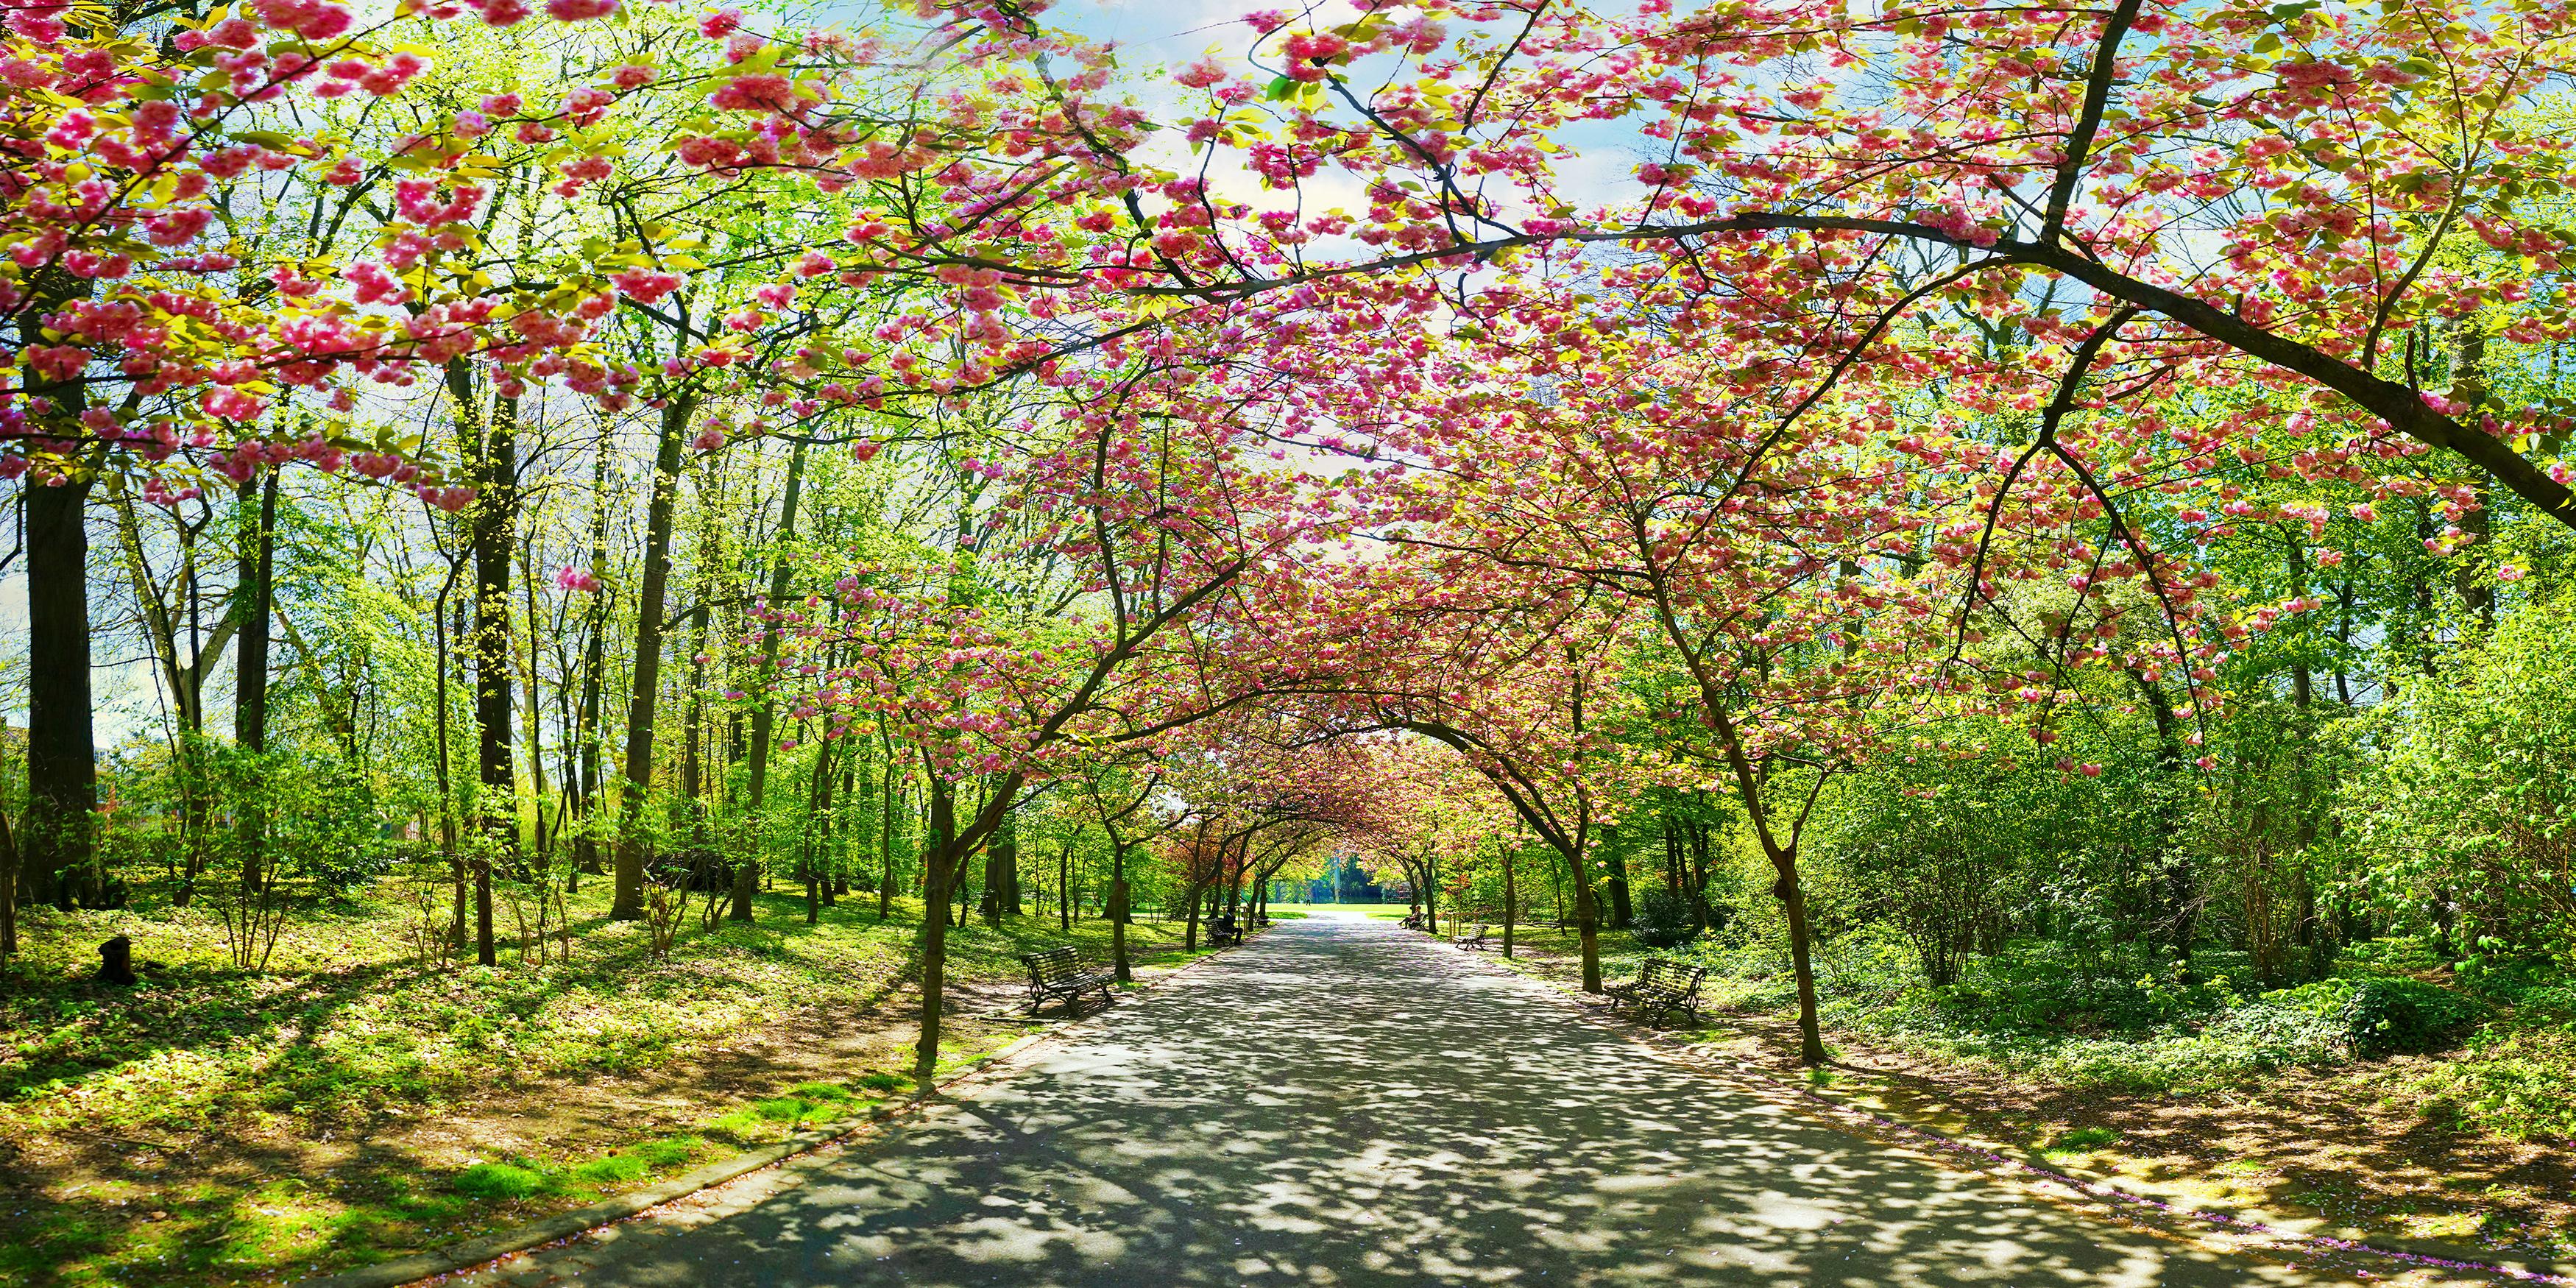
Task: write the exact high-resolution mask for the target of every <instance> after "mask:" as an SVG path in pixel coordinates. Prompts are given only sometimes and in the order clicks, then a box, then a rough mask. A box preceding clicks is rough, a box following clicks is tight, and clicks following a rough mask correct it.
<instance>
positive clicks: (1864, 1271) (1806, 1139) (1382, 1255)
mask: <svg viewBox="0 0 2576 1288" xmlns="http://www.w3.org/2000/svg"><path fill="white" fill-rule="evenodd" d="M650 1226H651V1223H644V1224H643V1225H642V1226H639V1227H629V1228H628V1230H627V1232H625V1234H624V1236H623V1237H621V1238H619V1239H618V1240H617V1241H616V1242H614V1243H610V1244H606V1245H602V1246H594V1247H589V1248H582V1247H578V1246H577V1247H575V1248H568V1249H564V1250H562V1251H561V1252H559V1253H555V1254H549V1256H548V1257H547V1258H540V1259H538V1260H537V1261H536V1262H535V1263H533V1264H530V1263H523V1264H522V1265H521V1266H519V1267H516V1268H515V1269H514V1270H513V1271H505V1272H504V1275H505V1277H506V1278H508V1279H510V1280H513V1281H521V1280H524V1281H537V1280H542V1279H546V1278H550V1277H558V1276H564V1277H568V1276H570V1275H575V1274H577V1275H578V1276H579V1281H580V1282H583V1283H609V1284H620V1285H674V1286H676V1285H695V1284H719V1285H735V1284H740V1285H761V1286H762V1288H788V1286H791V1285H822V1284H834V1285H879V1284H919V1285H970V1284H1009V1285H1028V1286H1031V1288H1035V1286H1040V1285H1140V1284H1211V1285H1213V1284H1250V1285H1273V1284H1276V1285H1289V1284H1307V1285H1340V1284H1370V1285H1379V1284H1383V1285H1415V1284H1419V1285H1435V1284H1437V1285H1449V1284H1460V1285H1470V1284H1583V1285H1604V1286H1609V1285H1618V1286H1623V1288H1624V1286H1627V1285H1639V1286H1644V1285H1661V1284H1738V1283H1743V1284H1803V1285H1854V1286H1857V1285H1882V1284H1885V1285H1894V1284H1953V1283H1977V1284H2014V1285H2044V1284H2087V1285H2169V1284H2242V1283H2250V1282H2260V1281H2265V1280H2276V1281H2282V1282H2287V1281H2290V1279H2291V1276H2290V1275H2289V1274H2288V1273H2287V1272H2285V1271H2284V1270H2282V1269H2281V1268H2280V1267H2277V1266H2271V1265H2266V1264H2263V1263H2258V1262H2250V1261H2240V1260H2237V1259H2234V1258H2227V1257H2222V1256H2220V1255H2218V1254H2215V1253H2211V1252H2207V1251H2204V1250H2202V1249H2199V1248H2197V1247H2195V1246H2192V1245H2187V1244H2182V1243H2177V1242H2171V1241H2167V1240H2163V1239H2158V1238H2155V1237H2152V1236H2150V1235H2148V1234H2146V1233H2143V1232H2140V1231H2137V1230H2134V1229H2130V1228H2127V1227H2123V1226H2117V1225H2108V1224H2101V1223H2096V1222H2093V1221H2089V1220H2086V1219H2085V1218H2083V1217H2081V1216H2079V1215H2077V1214H2075V1213H2072V1212H2069V1211H2067V1210H2064V1209H2061V1208H2057V1207H2054V1206H2051V1205H2049V1204H2047V1203H2043V1202H2034V1201H2033V1200H2032V1199H2031V1198H2030V1196H2029V1195H2027V1194H2025V1193H2022V1192H2019V1191H2016V1190H2013V1189H2010V1188H2006V1187H2002V1186H1998V1185H1995V1184H1993V1183H1991V1182H1989V1181H1987V1180H1985V1179H1983V1178H1980V1177H1976V1176H1973V1175H1969V1174H1965V1173H1961V1172H1956V1171H1951V1170H1946V1169H1943V1168H1940V1167H1937V1166H1935V1165H1932V1164H1930V1163H1928V1162H1926V1161H1924V1160H1922V1159H1921V1158H1919V1157H1916V1156H1913V1155H1909V1154H1907V1153H1904V1152H1901V1151H1897V1150H1892V1149H1889V1148H1888V1147H1886V1146H1883V1145H1880V1144H1876V1143H1873V1142H1868V1141H1864V1140H1861V1139H1857V1138H1855V1137H1852V1136H1848V1135H1845V1134H1842V1133H1840V1132H1838V1131H1835V1130H1833V1129H1831V1128H1829V1127H1827V1126H1824V1125H1821V1124H1819V1123H1817V1122H1815V1121H1813V1120H1811V1119H1809V1118H1807V1117H1805V1116H1804V1115H1802V1114H1800V1113H1799V1112H1797V1111H1795V1110H1793V1109H1790V1108H1787V1107H1784V1106H1783V1105H1781V1104H1779V1103H1775V1101H1774V1100H1772V1099H1770V1098H1767V1097H1766V1096H1764V1095H1761V1094H1757V1093H1756V1092H1755V1091H1754V1090H1753V1089H1752V1088H1750V1087H1747V1086H1742V1085H1738V1084H1735V1083H1732V1082H1729V1081H1727V1080H1725V1079H1724V1078H1721V1077H1717V1076H1713V1075H1709V1074H1704V1073H1699V1072H1693V1071H1689V1070H1685V1069H1681V1068H1678V1067H1676V1066H1674V1065H1671V1064H1667V1063H1663V1062H1660V1061H1657V1060H1653V1059H1650V1058H1647V1057H1645V1056H1644V1055H1642V1054H1641V1053H1640V1052H1639V1051H1638V1049H1637V1048H1636V1047H1635V1046H1633V1045H1631V1044H1630V1043H1628V1042H1627V1041H1626V1040H1625V1039H1623V1038H1621V1037H1620V1036H1619V1035H1617V1034H1616V1033H1614V1032H1611V1031H1609V1030H1607V1029H1604V1028H1602V1027H1600V1026H1597V1025H1595V1024H1592V1023H1590V1022H1588V1021H1586V1020H1585V1019H1583V1018H1582V1017H1580V1016H1578V1015H1576V1014H1574V1013H1572V1012H1571V1011H1570V1010H1569V1009H1568V1008H1567V1007H1565V1006H1564V1005H1562V1004H1561V1003H1559V1002H1557V1001H1555V1000H1554V999H1552V998H1550V997H1548V996H1546V995H1545V991H1544V986H1542V985H1539V984H1536V983H1533V982H1531V981H1528V980H1524V979H1521V978H1519V977H1517V976H1512V975H1509V974H1505V973H1502V972H1499V971H1497V970H1495V969H1493V968H1491V967H1487V966H1484V965H1482V964H1480V963H1478V962H1476V961H1475V960H1473V959H1471V958H1468V957H1467V956H1465V955H1463V954H1460V953H1457V952H1454V951H1452V950H1450V949H1447V948H1443V947H1440V946H1437V945H1435V944H1433V943H1432V942H1430V941H1429V940H1427V939H1424V938H1422V937H1420V936H1416V935H1412V934H1410V933H1407V932H1404V931H1401V930H1398V929H1395V928H1393V927H1390V926H1385V925H1383V924H1379V923H1364V922H1356V921H1351V922H1339V921H1326V920H1322V919H1316V920H1310V921H1305V922H1295V923H1284V924H1282V925H1281V926H1280V927H1278V928H1277V929H1275V930H1273V931H1271V932H1270V933H1268V934H1266V935H1264V936H1261V937H1259V938H1257V939H1255V940H1254V941H1253V942H1252V943H1251V944H1250V945H1248V946H1247V947H1245V948H1244V949H1242V950H1240V951H1238V952H1235V953H1232V954H1229V955H1227V956H1225V957H1223V958H1219V959H1216V960H1214V961H1211V962H1209V963H1207V964H1206V965H1203V966H1201V967H1200V968H1198V969H1196V970H1194V971H1192V972H1190V973H1188V974H1186V975H1183V976H1180V977H1178V978H1176V979H1174V980H1172V981H1171V982H1170V983H1168V984H1167V985H1165V986H1164V987H1162V988H1160V989H1157V990H1155V991H1154V992H1153V993H1151V994H1149V995H1147V996H1145V997H1143V998H1140V999H1138V1000H1136V1001H1134V1002H1131V1003H1129V1004H1126V1005H1123V1006H1121V1007H1119V1008H1117V1009H1115V1010H1113V1011H1111V1012H1110V1013H1109V1014H1107V1015H1105V1016H1102V1017H1100V1018H1099V1019H1097V1020H1095V1021H1093V1022H1092V1023H1090V1024H1088V1025H1085V1026H1083V1027H1082V1029H1081V1030H1079V1031H1077V1032H1075V1033H1072V1034H1068V1035H1066V1036H1065V1037H1064V1038H1062V1039H1060V1040H1057V1041H1053V1042H1050V1043H1048V1044H1046V1045H1044V1046H1043V1047H1041V1048H1038V1049H1037V1051H1036V1052H1035V1053H1033V1058H1032V1059H1030V1060H1029V1062H1028V1063H1027V1064H1026V1065H1025V1066H1024V1067H1022V1068H1021V1069H1020V1070H1019V1071H1018V1072H1016V1073H1015V1074H1013V1075H1012V1076H1011V1077H1009V1078H1007V1079H1003V1080H1000V1081H997V1082H994V1083H992V1084H990V1085H987V1086H985V1087H983V1088H982V1089H980V1090H978V1091H976V1092H974V1093H973V1095H972V1098H971V1099H969V1100H966V1101H964V1102H960V1103H957V1104H953V1105H948V1106H944V1107H942V1108H940V1109H938V1110H936V1111H934V1112H932V1113H930V1114H928V1115H926V1116H925V1117H923V1118H922V1119H920V1120H919V1121H917V1122H914V1123H912V1124H910V1125H907V1126H905V1127H903V1128H901V1129H899V1130H897V1131H895V1132H893V1133H891V1134H890V1135H889V1136H887V1137H886V1138H885V1139H883V1140H882V1141H879V1142H876V1143H873V1144H868V1145H863V1146H860V1147H857V1148H853V1149H851V1150H850V1151H848V1152H846V1153H842V1154H837V1155H832V1156H829V1157H827V1158H824V1159H821V1160H818V1161H817V1162H816V1163H815V1164H813V1165H812V1174H811V1176H810V1179H808V1180H807V1182H806V1183H805V1184H802V1185H799V1186H795V1187H792V1188H788V1189H785V1190H783V1191H781V1192H779V1193H777V1194H775V1195H773V1196H772V1197H770V1198H769V1199H768V1200H767V1201H765V1202H763V1203H760V1204H759V1205H758V1206H755V1207H752V1208H750V1209H749V1210H746V1211H743V1212H739V1213H737V1214H735V1215H732V1216H729V1217H725V1218H723V1219H720V1220H715V1221H712V1222H710V1223H707V1224H704V1225H700V1226H698V1227H696V1228H693V1229H685V1230H678V1229H674V1230H669V1231H656V1230H654V1229H652V1228H650ZM550 1259H551V1261H552V1264H551V1266H550V1265H549V1261H550Z"/></svg>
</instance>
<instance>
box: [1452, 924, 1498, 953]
mask: <svg viewBox="0 0 2576 1288" xmlns="http://www.w3.org/2000/svg"><path fill="white" fill-rule="evenodd" d="M1492 930H1493V927H1492V926H1488V925H1484V924H1481V923H1479V924H1478V925H1477V927H1476V929H1475V931H1474V932H1473V933H1470V934H1464V935H1459V936H1456V937H1455V938H1452V939H1451V940H1450V941H1449V942H1450V943H1453V944H1456V945H1457V946H1459V947H1460V948H1482V947H1484V946H1485V936H1486V935H1487V934H1488V933H1490V932H1491V931H1492Z"/></svg>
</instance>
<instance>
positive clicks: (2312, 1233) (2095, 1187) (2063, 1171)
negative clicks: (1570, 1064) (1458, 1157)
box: [1485, 958, 2576, 1285]
mask: <svg viewBox="0 0 2576 1288" xmlns="http://www.w3.org/2000/svg"><path fill="white" fill-rule="evenodd" d="M1485 960H1487V961H1490V962H1491V963H1492V964H1493V965H1495V966H1496V967H1498V968H1499V969H1501V970H1504V971H1507V972H1509V973H1511V974H1514V975H1519V976H1521V977H1522V978H1524V979H1528V980H1530V981H1532V982H1534V983H1537V984H1540V985H1542V986H1544V987H1546V988H1547V989H1548V991H1549V992H1551V993H1553V994H1555V995H1556V997H1557V999H1558V1001H1559V1002H1561V1003H1563V1004H1565V1005H1568V1006H1572V1007H1574V1008H1575V1009H1576V1010H1578V1011H1580V1012H1582V1013H1583V1014H1585V1015H1587V1016H1590V1017H1592V1018H1593V1019H1594V1020H1595V1022H1599V1023H1602V1025H1603V1027H1605V1028H1610V1029H1612V1030H1613V1031H1614V1032H1617V1033H1619V1034H1621V1036H1624V1037H1626V1038H1628V1039H1629V1040H1630V1041H1632V1042H1635V1043H1636V1044H1638V1045H1640V1046H1647V1047H1650V1048H1660V1050H1659V1051H1658V1054H1661V1055H1664V1056H1666V1057H1667V1058H1676V1059H1679V1060H1682V1061H1686V1062H1692V1063H1699V1064H1725V1065H1729V1066H1732V1067H1733V1069H1734V1070H1735V1072H1737V1073H1739V1074H1742V1075H1744V1076H1748V1077H1752V1078H1756V1079H1759V1080H1761V1081H1764V1082H1768V1083H1770V1084H1772V1085H1774V1086H1777V1087H1780V1088H1781V1089H1783V1090H1786V1091H1790V1092H1794V1093H1796V1094H1799V1095H1803V1096H1806V1097H1808V1098H1810V1099H1813V1100H1815V1101H1817V1102H1819V1103H1821V1104H1824V1105H1827V1106H1829V1107H1831V1108H1833V1109H1836V1110H1839V1111H1841V1112H1843V1113H1846V1114H1851V1115H1855V1116H1858V1117H1861V1118H1866V1119H1873V1120H1876V1121H1878V1122H1880V1123H1884V1124H1888V1125H1892V1126H1896V1127H1900V1128H1903V1129H1904V1130H1907V1131H1911V1132H1916V1133H1918V1134H1920V1135H1923V1136H1927V1137H1930V1138H1931V1139H1933V1140H1935V1141H1938V1142H1941V1143H1943V1144H1946V1145H1948V1146H1950V1147H1952V1148H1954V1149H1957V1150H1961V1151H1965V1152H1973V1153H1979V1154H1985V1155H1988V1156H1990V1157H1992V1158H1995V1159H1997V1160H1999V1161H2002V1162H2005V1163H2009V1164H2013V1165H2016V1166H2018V1167H2020V1168H2022V1169H2024V1170H2026V1171H2031V1172H2036V1173H2038V1174H2040V1175H2041V1176H2044V1177H2048V1178H2052V1179H2059V1180H2063V1181H2070V1182H2073V1183H2074V1186H2075V1188H2076V1189H2077V1190H2078V1191H2079V1192H2082V1193H2084V1194H2086V1195H2088V1196H2090V1197H2093V1198H2101V1199H2110V1200H2113V1201H2117V1202H2128V1203H2136V1204H2142V1205H2145V1206H2148V1207H2153V1208H2158V1209H2161V1210H2163V1211H2167V1212H2172V1213H2176V1214H2178V1215H2182V1216H2189V1217H2196V1218H2199V1219H2201V1220H2204V1221H2208V1222H2210V1223H2211V1224H2214V1225H2219V1226H2225V1227H2228V1228H2231V1229H2235V1230H2240V1231H2244V1232H2247V1233H2254V1234H2278V1235H2287V1236H2289V1237H2291V1238H2294V1239H2300V1240H2307V1241H2313V1242H2315V1243H2317V1244H2321V1245H2323V1246H2327V1247H2331V1248H2335V1249H2337V1250H2339V1251H2345V1252H2363V1253H2371V1254H2376V1255H2378V1256H2383V1257H2387V1258H2389V1259H2391V1260H2395V1261H2413V1262H2417V1263H2419V1264H2423V1263H2430V1264H2433V1265H2437V1266H2441V1267H2444V1268H2447V1269H2455V1270H2470V1271H2480V1272H2487V1273H2494V1272H2502V1273H2503V1274H2504V1275H2505V1276H2507V1277H2508V1278H2513V1279H2519V1280H2522V1281H2525V1282H2528V1283H2561V1284H2571V1285H2576V1264H2571V1263H2568V1262H2564V1261H2555V1260H2542V1259H2538V1258H2532V1257H2521V1256H2509V1255H2506V1254H2503V1253H2499V1252H2495V1251H2492V1250H2490V1249H2485V1248H2473V1247H2469V1246H2467V1245H2465V1244H2456V1243H2448V1242H2444V1241H2442V1240H2438V1239H2396V1238H2390V1237H2387V1236H2385V1235H2381V1234H2375V1233H2373V1232H2371V1231H2368V1230H2362V1229H2357V1228H2355V1227H2352V1226H2343V1225H2336V1224H2334V1223H2333V1222H2332V1221H2330V1220H2329V1219H2327V1218H2325V1217H2322V1216H2319V1217H2313V1218H2311V1217H2299V1216H2288V1217H2282V1216H2274V1215H2273V1214H2271V1213H2269V1212H2266V1211H2263V1210H2261V1209H2252V1208H2241V1207H2233V1206H2230V1205H2228V1204H2225V1203H2219V1202H2213V1201H2211V1200H2208V1199H2204V1198H2199V1197H2195V1196H2192V1195H2189V1194H2185V1193H2181V1192H2177V1191H2169V1194H2170V1198H2160V1197H2157V1195H2156V1194H2155V1193H2154V1192H2153V1191H2152V1189H2151V1187H2149V1186H2145V1185H2141V1184H2140V1183H2139V1181H2138V1179H2137V1178H2136V1177H2131V1176H2123V1175H2120V1174H2119V1173H2116V1172H2108V1173H2106V1172H2103V1171H2101V1170H2099V1169H2094V1168H2084V1167H2077V1166H2073V1165H2069V1164H2065V1163H2060V1162H2058V1161H2056V1160H2054V1159H2050V1158H2048V1157H2047V1156H2046V1155H2044V1154H2041V1153H2039V1152H2037V1151H2035V1150H2029V1149H2024V1148H2020V1147H2018V1146H2010V1145H2002V1144H1997V1143H1995V1142H1993V1141H1988V1140H1982V1139H1979V1138H1977V1137H1973V1136H1962V1135H1960V1134H1958V1133H1956V1132H1952V1131H1947V1130H1944V1129H1942V1128H1939V1127H1935V1126H1933V1125H1931V1124H1929V1123H1926V1122H1923V1121H1921V1120H1919V1119H1917V1118H1915V1117H1914V1116H1912V1115H1910V1114H1909V1115H1905V1116H1903V1117H1899V1116H1898V1115H1897V1114H1896V1113H1895V1112H1894V1111H1891V1110H1883V1109H1874V1108H1871V1107H1869V1106H1866V1105H1861V1104H1856V1103H1854V1102H1852V1101H1849V1100H1845V1099H1843V1098H1841V1097H1838V1096H1833V1095H1828V1094H1826V1093H1825V1092H1823V1091H1820V1090H1817V1089H1815V1088H1813V1087H1804V1086H1799V1085H1797V1084H1795V1083H1792V1082H1789V1081H1787V1080H1785V1079H1782V1078H1778V1077H1775V1076H1773V1075H1772V1074H1770V1073H1768V1072H1766V1071H1764V1070H1762V1069H1759V1068H1756V1067H1754V1066H1753V1065H1751V1064H1748V1063H1746V1062H1744V1061H1742V1060H1739V1059H1736V1058H1734V1057H1731V1056H1721V1055H1718V1054H1716V1053H1715V1052H1712V1051H1710V1050H1708V1049H1707V1048H1705V1047H1702V1046H1699V1045H1696V1044H1693V1043H1689V1042H1684V1041H1681V1040H1680V1039H1677V1038H1674V1037H1671V1036H1668V1035H1666V1034H1664V1033H1661V1032H1657V1031H1656V1030H1653V1029H1646V1028H1638V1027H1632V1026H1624V1025H1620V1026H1614V1025H1611V1024H1609V1023H1608V1022H1607V1021H1606V1018H1605V1017H1603V1016H1601V1015H1599V1014H1598V1013H1596V1012H1595V1011H1594V1009H1593V1008H1592V1007H1591V1006H1589V1005H1586V1004H1585V1003H1584V1002H1582V1001H1581V1000H1580V997H1579V995H1578V994H1577V993H1576V992H1575V991H1574V990H1571V989H1569V988H1567V987H1566V986H1565V985H1563V984H1561V983H1559V982H1557V981H1555V980H1552V979H1549V978H1547V977H1545V976H1542V975H1539V974H1536V973H1534V972H1530V971H1524V970H1521V969H1519V968H1518V966H1517V965H1510V966H1506V965H1503V964H1502V959H1500V958H1487V959H1485ZM2293 1221H2297V1222H2313V1223H2314V1228H2310V1229H2298V1228H2294V1227H2293V1226H2292V1225H2290V1224H2288V1223H2289V1222H2293Z"/></svg>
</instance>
